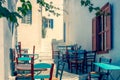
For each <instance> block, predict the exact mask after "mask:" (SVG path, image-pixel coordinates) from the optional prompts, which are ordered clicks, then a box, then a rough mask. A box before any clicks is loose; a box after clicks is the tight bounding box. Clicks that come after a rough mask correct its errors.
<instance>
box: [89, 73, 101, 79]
mask: <svg viewBox="0 0 120 80" xmlns="http://www.w3.org/2000/svg"><path fill="white" fill-rule="evenodd" d="M90 76H91V77H92V78H93V77H94V78H95V77H96V78H98V77H100V74H99V73H97V72H90Z"/></svg>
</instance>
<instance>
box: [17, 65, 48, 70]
mask: <svg viewBox="0 0 120 80" xmlns="http://www.w3.org/2000/svg"><path fill="white" fill-rule="evenodd" d="M16 70H19V71H30V70H31V64H17V65H16ZM34 70H35V71H46V70H47V69H43V68H42V67H38V68H34Z"/></svg>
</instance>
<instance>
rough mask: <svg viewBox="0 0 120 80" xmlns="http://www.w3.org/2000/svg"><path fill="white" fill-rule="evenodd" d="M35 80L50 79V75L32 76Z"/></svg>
mask: <svg viewBox="0 0 120 80" xmlns="http://www.w3.org/2000/svg"><path fill="white" fill-rule="evenodd" d="M34 78H35V79H45V78H50V75H36V76H34Z"/></svg>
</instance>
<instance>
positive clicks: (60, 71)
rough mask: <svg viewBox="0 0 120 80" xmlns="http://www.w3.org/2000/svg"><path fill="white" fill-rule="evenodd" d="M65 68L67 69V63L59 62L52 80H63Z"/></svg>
mask: <svg viewBox="0 0 120 80" xmlns="http://www.w3.org/2000/svg"><path fill="white" fill-rule="evenodd" d="M64 67H65V62H62V61H61V60H59V61H58V63H57V64H56V73H55V76H52V80H62V76H63V70H64ZM45 80H48V79H45Z"/></svg>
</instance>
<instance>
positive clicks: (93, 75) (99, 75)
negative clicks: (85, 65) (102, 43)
mask: <svg viewBox="0 0 120 80" xmlns="http://www.w3.org/2000/svg"><path fill="white" fill-rule="evenodd" d="M111 61H112V59H110V58H106V57H103V56H102V57H100V58H99V62H101V63H108V64H110V63H111ZM108 75H109V70H103V69H101V68H98V71H92V72H89V73H88V80H92V78H94V79H95V78H97V79H98V80H102V79H103V78H106V79H105V80H107V79H108Z"/></svg>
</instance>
